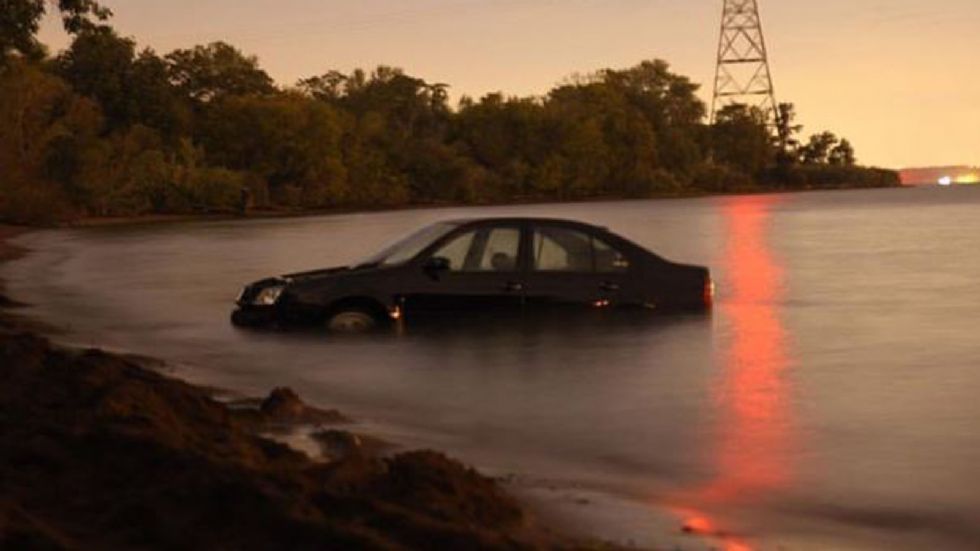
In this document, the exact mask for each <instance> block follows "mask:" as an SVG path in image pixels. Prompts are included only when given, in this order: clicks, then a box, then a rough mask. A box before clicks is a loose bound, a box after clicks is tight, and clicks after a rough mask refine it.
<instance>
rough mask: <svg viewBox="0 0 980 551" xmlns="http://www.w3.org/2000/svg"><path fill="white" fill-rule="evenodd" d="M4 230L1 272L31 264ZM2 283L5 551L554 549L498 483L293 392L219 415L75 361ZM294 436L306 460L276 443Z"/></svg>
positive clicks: (117, 372)
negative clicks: (305, 438)
mask: <svg viewBox="0 0 980 551" xmlns="http://www.w3.org/2000/svg"><path fill="white" fill-rule="evenodd" d="M20 233H23V230H22V229H19V228H11V227H5V226H0V261H9V260H11V259H13V258H16V257H18V256H19V255H22V254H23V253H24V251H23V250H22V249H20V248H17V247H15V246H13V245H11V244H10V243H9V242H8V239H10V238H12V237H14V236H16V235H18V234H20ZM16 306H17V303H16V301H14V300H12V299H10V298H9V297H6V296H5V295H4V294H3V291H2V282H0V403H3V404H4V405H3V411H2V415H0V481H2V484H0V548H18V549H20V548H25V549H88V548H99V549H121V548H132V547H141V548H168V549H169V548H181V547H189V548H234V549H269V548H288V549H332V548H338V549H355V548H356V549H375V548H377V549H403V548H440V549H441V548H465V549H543V548H547V549H555V548H559V549H560V548H583V547H589V548H597V547H601V548H608V547H609V546H606V545H601V544H595V543H588V544H586V543H584V542H573V541H571V540H569V539H568V538H564V537H561V536H559V535H557V534H555V533H553V532H551V531H549V530H546V529H544V528H542V527H541V526H539V525H537V524H536V523H535V522H533V521H532V519H531V518H530V516H529V515H528V514H527V513H526V511H525V510H524V509H523V508H522V506H521V505H520V504H518V502H517V501H515V500H514V499H513V498H512V497H511V496H509V495H507V493H506V492H505V491H504V490H503V489H502V488H501V487H500V485H499V484H498V483H497V482H496V481H495V480H493V479H490V478H488V477H485V476H483V475H481V474H479V473H477V472H476V471H475V470H473V469H471V468H468V467H466V466H465V465H463V464H461V463H459V462H457V461H455V460H452V459H450V458H448V457H446V456H445V455H443V454H441V453H438V452H434V451H414V452H403V453H397V454H391V453H388V452H389V450H390V449H391V448H390V447H388V446H386V445H385V443H384V442H381V441H379V440H377V439H374V438H371V437H370V436H368V435H363V434H354V433H351V432H349V431H347V430H345V421H346V418H345V417H344V416H343V414H341V413H340V412H337V411H332V410H322V409H316V408H313V407H310V406H308V405H306V404H304V403H303V402H302V401H301V400H300V399H299V397H297V396H296V395H295V394H294V393H292V391H290V390H288V389H275V390H273V391H272V392H271V393H270V394H269V395H268V396H266V397H265V398H261V399H260V398H256V399H251V400H242V401H237V402H234V403H224V402H220V401H219V400H217V399H216V398H215V397H214V393H213V391H212V390H211V389H205V388H200V387H196V386H193V385H190V384H188V383H185V382H183V381H180V380H177V379H174V378H171V377H168V376H166V375H164V374H161V373H160V372H159V371H158V370H156V369H154V367H158V366H159V364H154V363H153V362H143V361H140V360H139V359H135V358H131V357H123V356H120V355H115V354H110V353H107V352H103V351H100V350H94V349H90V350H74V349H68V348H64V347H61V346H58V345H55V344H53V343H51V342H50V341H48V340H47V339H46V338H44V337H42V336H39V334H38V331H37V328H36V327H32V326H30V325H28V324H25V323H24V321H23V320H21V319H19V318H18V317H17V316H16V315H15V312H16V310H15V308H16ZM297 426H302V427H305V428H306V429H307V430H308V431H309V432H311V433H312V434H313V435H314V438H313V441H314V442H315V443H316V447H317V449H315V450H312V451H311V450H306V453H304V452H302V451H299V450H297V449H295V448H291V447H289V446H286V445H284V444H283V443H281V442H278V441H274V440H272V439H269V438H267V437H266V436H264V435H268V434H270V433H275V432H280V433H281V432H288V431H289V430H290V429H291V428H295V427H297Z"/></svg>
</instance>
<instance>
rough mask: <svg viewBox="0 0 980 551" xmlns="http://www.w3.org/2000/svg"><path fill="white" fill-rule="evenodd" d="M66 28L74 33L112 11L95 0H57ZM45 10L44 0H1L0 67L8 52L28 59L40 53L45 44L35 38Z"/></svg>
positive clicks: (86, 27) (91, 25)
mask: <svg viewBox="0 0 980 551" xmlns="http://www.w3.org/2000/svg"><path fill="white" fill-rule="evenodd" d="M58 9H59V10H60V12H61V17H62V23H63V25H64V27H65V30H66V31H68V32H69V33H72V34H75V33H78V32H80V31H82V30H86V29H91V28H94V27H95V26H97V23H96V21H105V20H106V19H108V18H109V17H110V16H111V15H112V12H111V11H110V10H108V9H107V8H104V7H102V6H100V5H99V4H98V3H97V2H95V1H94V0H58ZM46 12H47V2H46V1H45V0H0V68H2V67H3V66H5V65H6V64H7V59H8V56H9V55H10V54H12V53H13V54H17V55H20V56H24V57H29V58H38V57H41V56H43V54H44V47H43V46H42V45H41V44H40V43H39V42H38V41H37V36H36V35H37V31H38V28H39V26H40V22H41V18H42V17H43V16H44V14H45V13H46Z"/></svg>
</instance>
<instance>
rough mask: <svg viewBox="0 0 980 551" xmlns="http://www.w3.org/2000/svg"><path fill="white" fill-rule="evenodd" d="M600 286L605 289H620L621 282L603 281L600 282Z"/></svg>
mask: <svg viewBox="0 0 980 551" xmlns="http://www.w3.org/2000/svg"><path fill="white" fill-rule="evenodd" d="M599 288H600V289H602V290H603V291H618V290H619V284H617V283H613V282H611V281H603V282H602V283H600V284H599Z"/></svg>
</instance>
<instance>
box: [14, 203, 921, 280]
mask: <svg viewBox="0 0 980 551" xmlns="http://www.w3.org/2000/svg"><path fill="white" fill-rule="evenodd" d="M915 187H918V186H909V185H898V186H877V187H824V188H821V187H814V188H807V189H759V190H743V191H732V192H686V193H675V194H660V195H653V196H650V197H613V196H601V197H584V198H579V199H562V200H551V199H526V200H516V201H503V202H490V203H462V202H445V203H412V204H406V205H397V206H379V207H369V206H362V207H335V208H320V209H289V208H261V209H254V210H249V211H248V212H247V213H246V214H239V213H227V212H225V213H202V214H142V215H133V216H85V217H80V218H78V219H75V220H72V221H70V222H64V223H59V224H54V225H51V226H30V225H12V224H10V223H8V222H3V221H0V228H15V229H16V228H22V229H23V230H22V232H21V233H23V231H30V230H32V229H44V228H98V227H113V226H128V225H157V224H171V223H180V222H221V221H229V220H276V219H290V218H315V217H318V216H337V215H344V214H373V213H384V212H399V211H412V210H426V209H453V208H467V207H472V208H481V207H485V208H491V207H523V206H551V205H576V204H582V203H618V202H638V201H672V200H683V199H707V198H714V197H718V198H722V197H745V196H750V197H751V196H762V195H791V194H798V193H814V192H821V191H859V190H868V189H913V188H915ZM8 237H9V236H8ZM5 238H6V237H4V236H2V235H0V240H3V239H5ZM0 262H2V259H0Z"/></svg>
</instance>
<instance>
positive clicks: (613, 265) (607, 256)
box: [592, 237, 630, 273]
mask: <svg viewBox="0 0 980 551" xmlns="http://www.w3.org/2000/svg"><path fill="white" fill-rule="evenodd" d="M592 247H593V253H594V254H595V271H597V272H600V273H613V272H625V271H627V270H629V267H630V261H629V260H628V259H627V258H626V256H625V255H623V253H621V252H619V251H617V250H616V249H614V248H613V247H612V246H611V245H609V244H608V243H606V242H605V241H602V240H601V239H596V238H594V237H593V238H592Z"/></svg>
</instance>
